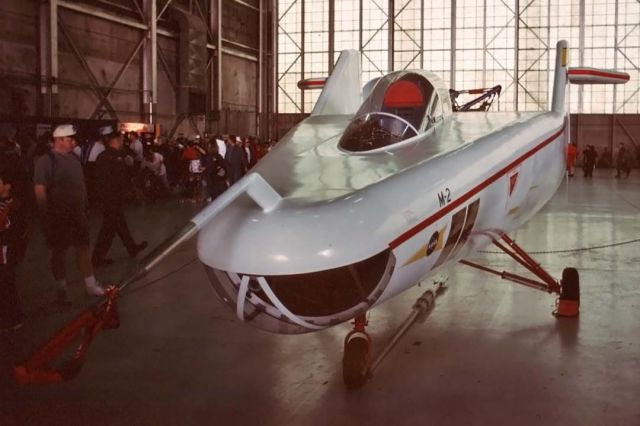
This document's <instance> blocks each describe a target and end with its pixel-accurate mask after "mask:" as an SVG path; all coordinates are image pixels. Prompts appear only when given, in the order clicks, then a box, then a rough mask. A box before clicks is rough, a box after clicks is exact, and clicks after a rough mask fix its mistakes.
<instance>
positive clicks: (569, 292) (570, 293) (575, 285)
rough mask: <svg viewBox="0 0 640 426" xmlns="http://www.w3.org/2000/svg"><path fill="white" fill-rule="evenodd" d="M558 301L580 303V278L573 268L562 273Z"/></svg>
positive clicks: (565, 269)
mask: <svg viewBox="0 0 640 426" xmlns="http://www.w3.org/2000/svg"><path fill="white" fill-rule="evenodd" d="M561 283H562V288H561V292H560V299H563V300H575V301H578V302H579V301H580V276H579V275H578V271H577V270H576V269H575V268H564V270H563V271H562V281H561Z"/></svg>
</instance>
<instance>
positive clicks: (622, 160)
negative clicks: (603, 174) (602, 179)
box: [567, 142, 640, 179]
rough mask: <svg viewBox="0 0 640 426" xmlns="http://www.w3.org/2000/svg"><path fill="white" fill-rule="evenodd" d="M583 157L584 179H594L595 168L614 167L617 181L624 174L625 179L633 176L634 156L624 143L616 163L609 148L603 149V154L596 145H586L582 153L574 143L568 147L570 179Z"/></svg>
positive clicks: (619, 149) (620, 147)
mask: <svg viewBox="0 0 640 426" xmlns="http://www.w3.org/2000/svg"><path fill="white" fill-rule="evenodd" d="M637 154H638V161H639V162H640V151H639V152H637ZM580 155H582V171H583V173H584V177H589V178H591V177H593V170H594V169H595V168H599V169H608V168H611V167H612V166H613V167H615V169H616V176H615V177H616V179H620V178H621V177H622V175H623V174H624V175H625V177H629V175H630V174H631V167H632V165H633V156H632V154H631V153H630V152H629V150H627V147H626V146H625V144H624V143H620V145H618V150H617V151H616V157H615V162H614V161H613V157H612V155H611V151H610V150H609V148H603V150H602V152H601V153H598V151H597V150H596V147H595V146H594V145H589V144H588V145H586V146H585V148H584V149H583V150H582V152H580V151H579V150H578V145H577V144H576V143H575V142H573V143H571V144H569V145H568V146H567V172H568V173H569V177H573V176H574V173H575V165H576V161H577V159H578V157H579V156H580Z"/></svg>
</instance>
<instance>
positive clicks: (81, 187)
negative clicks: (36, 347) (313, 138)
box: [0, 124, 275, 332]
mask: <svg viewBox="0 0 640 426" xmlns="http://www.w3.org/2000/svg"><path fill="white" fill-rule="evenodd" d="M97 133H98V134H97V135H95V136H96V137H94V138H90V139H88V140H85V141H83V142H81V143H78V142H77V139H76V138H77V136H78V135H77V131H76V129H75V127H74V126H72V125H70V124H65V125H59V126H57V127H56V128H55V129H54V130H53V132H52V133H50V135H47V136H45V137H43V138H41V139H40V143H39V144H38V145H36V146H35V148H34V149H33V152H32V155H23V153H22V152H21V147H20V145H19V144H17V143H15V141H12V140H10V139H9V138H5V137H3V138H0V332H10V331H13V330H16V329H18V328H19V327H20V326H21V324H22V312H21V307H20V303H19V297H18V291H17V288H16V268H17V266H18V264H19V263H20V262H21V260H22V259H23V258H24V256H25V253H26V248H27V241H28V238H27V236H28V233H27V230H28V223H29V218H30V217H32V218H38V220H39V222H40V225H41V229H42V232H43V234H44V237H45V240H46V243H47V248H48V250H49V253H50V259H49V260H50V262H49V266H50V269H51V273H52V275H53V278H54V280H55V281H56V284H57V293H56V298H57V302H58V303H60V304H63V305H67V304H69V303H70V299H69V291H68V281H67V271H66V269H65V257H66V253H67V251H68V250H69V249H73V251H74V252H75V258H76V266H77V268H78V270H79V272H80V274H81V275H82V277H83V281H84V287H85V290H86V292H87V294H89V295H93V296H102V295H104V294H105V288H104V287H103V286H102V285H101V283H100V282H99V281H98V280H97V279H96V276H95V272H94V271H95V269H97V268H101V267H104V266H107V265H109V264H111V263H113V259H111V258H110V257H109V256H108V253H109V251H110V248H111V245H112V242H113V240H114V238H115V237H116V236H117V237H119V239H120V240H121V241H122V244H123V245H124V247H125V248H126V250H127V252H128V254H129V256H130V257H132V258H135V257H136V256H138V255H139V254H140V253H141V252H143V251H144V250H145V249H146V248H147V242H146V241H139V242H136V241H135V240H134V238H133V236H132V234H131V232H130V229H129V226H128V224H127V220H126V217H125V209H126V207H127V206H128V205H129V204H131V203H138V202H154V201H155V200H157V199H159V198H162V197H167V196H170V195H174V194H175V195H177V196H179V197H181V199H182V200H185V201H187V200H188V201H191V202H204V201H205V200H208V201H211V200H213V199H215V198H216V197H218V196H219V195H220V194H222V193H223V192H224V191H225V190H226V188H227V187H228V186H229V185H232V184H233V183H235V182H236V181H238V180H239V179H241V178H242V176H243V175H244V174H245V173H247V171H248V170H249V169H250V168H251V167H253V166H254V165H255V164H256V163H257V162H258V161H259V160H260V158H262V157H263V156H264V155H265V154H266V153H267V152H268V151H269V150H271V148H272V147H273V145H274V144H275V142H274V141H271V140H268V141H267V142H266V143H261V142H260V141H259V140H258V139H256V138H250V137H245V138H240V137H238V136H235V135H228V136H222V135H215V136H212V137H204V138H200V137H196V138H194V139H187V138H182V137H180V138H177V139H175V140H171V141H167V140H162V139H151V138H147V139H146V141H143V139H142V138H141V137H140V135H139V134H138V133H136V132H129V133H122V132H119V131H117V130H116V129H115V128H114V127H112V126H104V127H101V128H100V129H98V132H97ZM26 158H29V160H26ZM91 209H96V210H98V211H99V212H100V214H101V218H102V221H101V225H100V229H99V232H98V236H97V238H96V241H95V242H94V244H93V251H92V250H91V241H90V232H89V231H90V225H89V216H88V214H89V211H90V210H91ZM31 211H33V213H36V214H30V213H31Z"/></svg>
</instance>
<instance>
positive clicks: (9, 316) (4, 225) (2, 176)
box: [0, 163, 25, 333]
mask: <svg viewBox="0 0 640 426" xmlns="http://www.w3.org/2000/svg"><path fill="white" fill-rule="evenodd" d="M16 181H17V176H15V175H13V174H12V172H11V168H10V167H8V164H7V163H3V164H2V165H0V333H6V332H11V331H15V330H17V329H19V328H20V327H21V326H22V311H21V309H20V299H19V297H18V291H17V289H16V267H17V265H18V263H19V262H20V260H21V259H20V258H21V254H20V253H19V251H20V250H21V247H22V246H23V245H24V244H23V242H22V240H23V239H24V238H25V235H24V234H23V233H22V232H21V230H20V229H19V227H18V226H17V223H18V222H19V220H18V218H19V217H20V216H24V212H21V211H20V210H21V207H22V206H21V205H20V203H19V202H18V201H17V200H16V199H14V198H13V197H12V186H13V185H14V184H15V183H16Z"/></svg>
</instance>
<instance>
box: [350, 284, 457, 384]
mask: <svg viewBox="0 0 640 426" xmlns="http://www.w3.org/2000/svg"><path fill="white" fill-rule="evenodd" d="M446 282H447V279H446V278H444V277H442V278H438V279H436V280H435V281H434V282H433V285H432V286H430V288H429V289H427V291H425V292H424V293H423V294H422V295H421V296H420V297H419V298H418V300H416V302H415V303H414V305H413V307H412V308H411V312H410V313H409V315H408V316H407V318H406V319H405V320H404V322H403V323H402V324H401V325H400V327H399V328H398V329H397V330H396V332H395V333H394V334H393V337H392V338H391V340H390V341H389V343H388V344H387V346H386V347H385V348H384V349H383V350H382V351H381V352H380V353H379V354H378V356H377V357H376V359H375V361H372V359H373V358H372V352H373V350H372V348H373V340H372V339H371V337H370V336H369V334H367V332H366V331H365V326H366V325H367V318H366V315H365V314H364V313H363V314H361V315H359V316H357V317H356V319H355V323H354V328H353V330H352V331H350V332H349V334H347V336H346V337H345V339H344V355H343V358H342V377H343V379H344V383H345V385H346V386H347V388H349V389H357V388H361V387H362V386H364V384H365V383H366V382H367V380H369V379H370V378H371V377H372V376H373V373H374V371H375V370H376V369H377V368H378V366H380V364H381V363H382V361H383V360H384V358H385V357H386V356H387V355H388V354H389V352H390V351H391V349H393V348H394V346H395V345H396V344H397V343H398V341H399V340H400V338H401V337H402V336H404V334H405V333H406V332H407V331H408V330H409V329H410V328H411V327H412V326H413V325H414V324H416V323H417V322H424V321H425V320H426V319H427V317H428V316H429V314H430V313H431V312H432V311H433V308H434V307H435V301H436V298H438V296H440V295H442V294H443V293H444V291H445V290H446V285H445V284H446Z"/></svg>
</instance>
